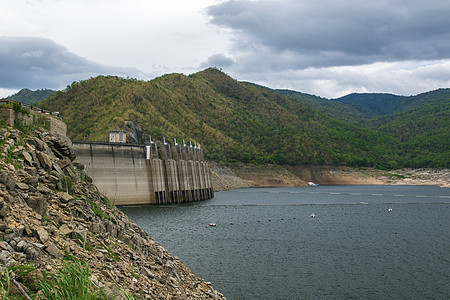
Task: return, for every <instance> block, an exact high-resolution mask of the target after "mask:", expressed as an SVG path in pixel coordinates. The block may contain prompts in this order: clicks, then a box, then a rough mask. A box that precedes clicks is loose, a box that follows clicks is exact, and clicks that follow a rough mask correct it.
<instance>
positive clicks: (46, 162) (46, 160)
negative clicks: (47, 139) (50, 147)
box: [38, 152, 53, 172]
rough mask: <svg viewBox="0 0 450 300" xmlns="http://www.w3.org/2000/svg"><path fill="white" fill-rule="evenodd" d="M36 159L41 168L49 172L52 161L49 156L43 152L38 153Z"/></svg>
mask: <svg viewBox="0 0 450 300" xmlns="http://www.w3.org/2000/svg"><path fill="white" fill-rule="evenodd" d="M38 159H39V162H40V163H41V166H42V167H43V168H44V169H45V170H46V171H47V172H50V171H51V170H52V167H53V163H52V160H51V159H50V156H48V155H47V154H45V153H44V152H38Z"/></svg>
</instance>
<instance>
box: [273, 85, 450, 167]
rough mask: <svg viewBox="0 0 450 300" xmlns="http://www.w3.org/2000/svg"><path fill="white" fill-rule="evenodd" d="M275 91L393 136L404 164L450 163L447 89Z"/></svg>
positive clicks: (437, 165) (445, 164) (449, 123)
mask: <svg viewBox="0 0 450 300" xmlns="http://www.w3.org/2000/svg"><path fill="white" fill-rule="evenodd" d="M278 92H280V93H282V94H283V95H286V96H288V97H290V98H292V99H295V100H297V101H299V102H300V103H301V104H304V105H307V106H309V107H312V108H314V109H318V110H320V111H322V112H323V113H325V114H327V115H328V116H331V117H334V118H338V119H341V120H347V121H350V122H353V123H357V124H360V125H363V126H365V127H367V128H370V129H374V130H377V131H379V132H383V133H385V134H388V135H389V136H392V137H394V138H395V139H396V140H397V141H399V142H400V148H399V150H400V151H399V152H398V155H399V157H401V158H402V160H403V161H404V162H405V163H406V165H408V166H413V167H417V166H420V167H426V166H434V167H448V166H449V165H450V146H449V145H450V144H449V142H448V141H449V140H450V122H449V120H450V89H438V90H435V91H431V92H426V93H422V94H419V95H415V96H409V97H405V96H396V95H390V94H350V95H347V96H344V97H341V98H338V99H335V100H327V99H323V98H318V97H314V96H310V95H305V94H303V93H299V92H295V91H287V90H279V91H278Z"/></svg>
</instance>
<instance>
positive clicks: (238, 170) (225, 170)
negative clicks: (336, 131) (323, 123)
mask: <svg viewBox="0 0 450 300" xmlns="http://www.w3.org/2000/svg"><path fill="white" fill-rule="evenodd" d="M211 172H212V178H213V187H214V190H215V191H223V190H230V189H237V188H245V187H297V186H308V182H314V183H318V184H321V185H365V184H370V185H372V184H380V185H381V184H392V185H394V184H395V185H436V186H441V187H450V170H449V169H441V170H434V169H401V170H392V171H385V170H375V169H370V168H358V169H357V168H350V167H332V166H276V165H264V166H257V165H253V164H232V165H219V164H217V163H211Z"/></svg>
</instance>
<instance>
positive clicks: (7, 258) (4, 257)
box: [0, 250, 17, 268]
mask: <svg viewBox="0 0 450 300" xmlns="http://www.w3.org/2000/svg"><path fill="white" fill-rule="evenodd" d="M16 262H17V261H16V260H15V259H14V258H13V257H12V254H11V253H10V252H9V251H6V250H3V251H2V252H0V263H1V264H2V265H4V266H6V267H8V268H11V267H13V266H14V264H15V263H16Z"/></svg>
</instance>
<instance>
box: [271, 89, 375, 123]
mask: <svg viewBox="0 0 450 300" xmlns="http://www.w3.org/2000/svg"><path fill="white" fill-rule="evenodd" d="M275 91H276V92H278V93H280V94H282V95H284V96H287V97H289V98H291V99H294V100H297V101H299V102H300V103H301V104H303V105H306V106H308V107H310V108H312V109H315V110H318V111H320V112H322V113H323V114H325V115H327V116H329V117H331V118H334V119H338V120H342V121H347V122H354V123H358V124H363V123H364V122H365V121H366V120H367V116H366V115H365V114H364V113H362V112H361V111H359V110H358V109H356V108H354V107H352V106H351V105H348V104H345V103H342V102H339V101H331V100H329V99H326V98H321V97H317V96H312V95H309V94H305V93H301V92H297V91H292V90H275Z"/></svg>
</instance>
